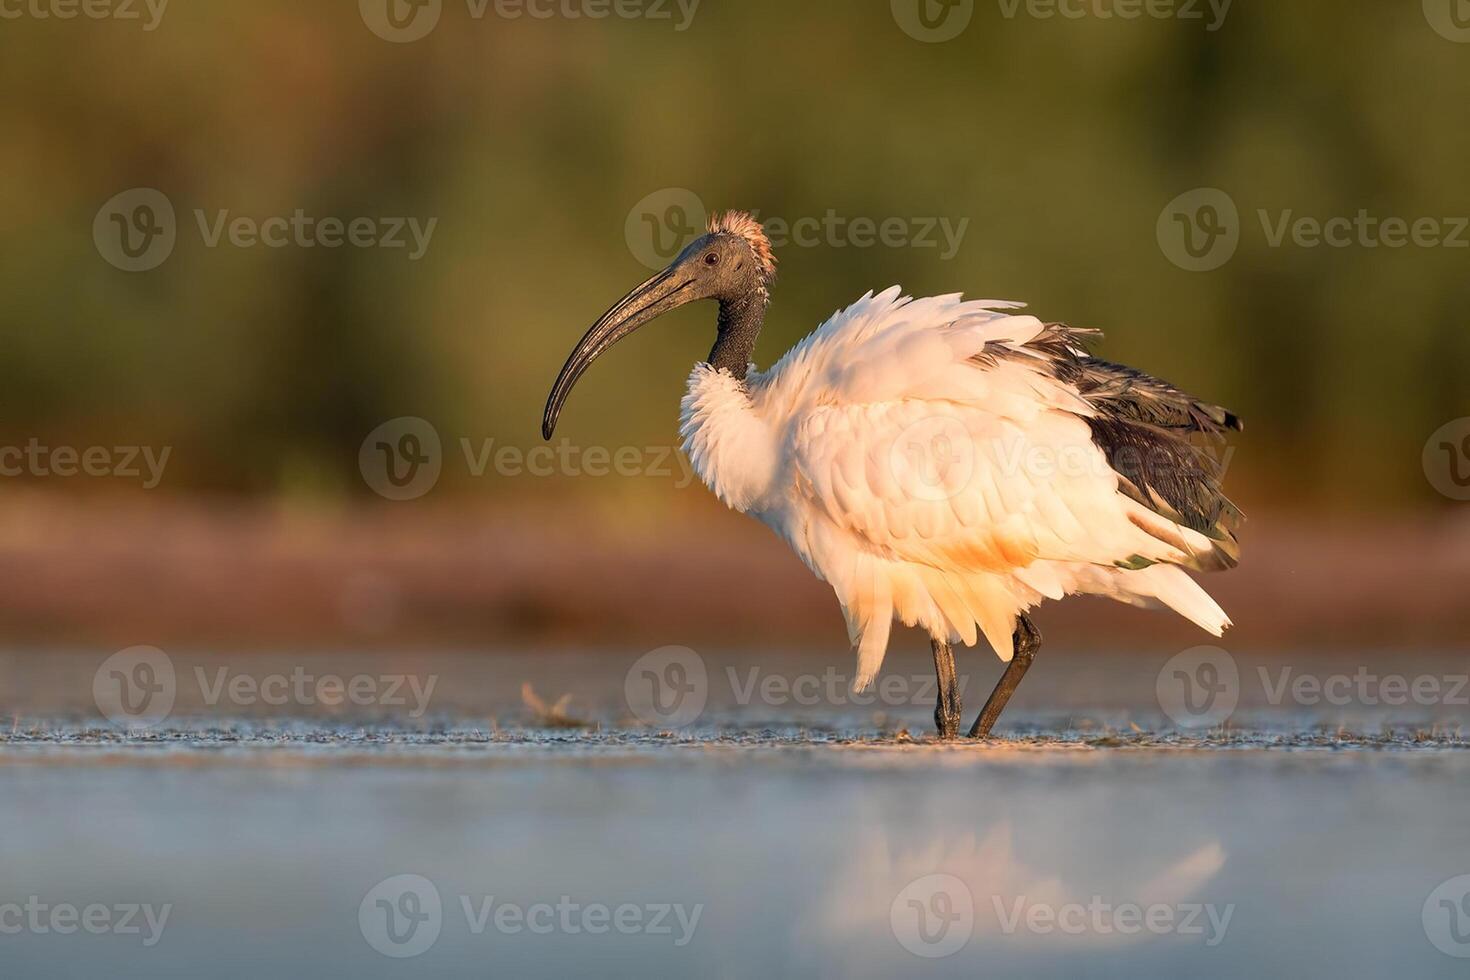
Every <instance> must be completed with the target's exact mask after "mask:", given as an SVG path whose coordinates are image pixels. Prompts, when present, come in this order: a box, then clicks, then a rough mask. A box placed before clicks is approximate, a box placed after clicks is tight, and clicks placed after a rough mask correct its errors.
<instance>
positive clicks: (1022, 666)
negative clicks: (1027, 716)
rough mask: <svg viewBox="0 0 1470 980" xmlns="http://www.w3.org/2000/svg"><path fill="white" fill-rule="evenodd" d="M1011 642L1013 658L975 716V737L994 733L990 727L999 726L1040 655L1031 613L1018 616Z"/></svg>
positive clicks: (1038, 636) (1037, 632) (1038, 634)
mask: <svg viewBox="0 0 1470 980" xmlns="http://www.w3.org/2000/svg"><path fill="white" fill-rule="evenodd" d="M1011 643H1012V644H1014V646H1015V652H1014V653H1013V654H1012V656H1011V662H1010V663H1008V664H1006V672H1005V673H1004V674H1002V675H1001V677H1000V683H999V684H997V685H995V690H994V691H991V692H990V699H989V700H988V701H986V702H985V707H984V708H982V709H980V717H979V718H976V719H975V725H974V727H973V728H971V729H970V737H971V738H989V737H990V730H991V729H992V728H994V727H995V722H996V719H997V718H999V717H1000V713H1001V712H1002V711H1004V710H1005V709H1006V703H1007V702H1009V701H1010V700H1011V695H1012V694H1015V693H1016V688H1017V687H1018V686H1020V683H1021V678H1022V677H1025V676H1026V671H1027V670H1029V669H1030V668H1031V661H1032V660H1034V659H1036V651H1037V650H1039V649H1041V631H1040V630H1038V629H1037V628H1036V625H1035V624H1034V623H1032V622H1031V620H1030V618H1029V617H1027V616H1025V615H1022V616H1021V617H1020V618H1018V619H1017V620H1016V632H1015V635H1014V636H1012V637H1011ZM936 656H937V654H936Z"/></svg>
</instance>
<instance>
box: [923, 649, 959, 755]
mask: <svg viewBox="0 0 1470 980" xmlns="http://www.w3.org/2000/svg"><path fill="white" fill-rule="evenodd" d="M931 645H932V646H933V648H934V676H935V677H936V678H937V679H938V681H939V684H938V691H939V693H938V695H937V697H936V699H935V702H934V727H935V728H936V729H938V731H939V740H940V741H941V742H952V741H954V740H955V739H957V738H959V737H960V724H961V720H960V713H961V712H962V711H963V710H964V709H963V708H962V707H961V705H960V686H959V683H958V682H957V681H956V680H955V671H954V650H953V649H952V648H951V647H950V645H949V644H948V643H940V642H939V641H938V640H934V641H931Z"/></svg>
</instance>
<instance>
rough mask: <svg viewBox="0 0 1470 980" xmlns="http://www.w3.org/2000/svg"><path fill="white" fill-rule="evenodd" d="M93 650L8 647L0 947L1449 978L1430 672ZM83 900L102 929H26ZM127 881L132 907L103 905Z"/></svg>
mask: <svg viewBox="0 0 1470 980" xmlns="http://www.w3.org/2000/svg"><path fill="white" fill-rule="evenodd" d="M480 659H481V660H484V659H485V658H480ZM1160 659H1161V660H1162V658H1160ZM101 660H102V656H101V655H98V656H79V657H77V658H72V659H68V658H54V659H53V660H52V661H51V662H49V663H47V664H40V663H38V662H37V661H35V660H29V659H23V658H15V659H12V660H11V661H10V662H9V663H8V664H5V665H4V666H6V667H8V668H9V673H8V677H9V680H10V682H11V683H9V684H8V685H7V688H6V689H7V690H8V691H11V692H15V691H17V690H19V691H23V692H24V694H25V702H26V705H27V707H28V710H27V711H25V712H21V711H18V710H16V709H15V708H14V707H12V713H13V714H14V715H15V720H14V722H13V723H12V725H11V727H10V731H9V732H8V733H7V734H5V735H4V737H3V739H0V821H3V824H0V825H3V826H4V827H5V828H7V832H6V833H5V834H3V835H0V930H4V929H5V928H6V926H7V923H9V924H11V925H13V924H15V923H16V922H17V921H19V920H18V919H17V918H16V916H17V915H29V914H30V912H28V911H27V909H26V908H25V907H26V906H27V904H29V905H31V906H35V907H38V908H40V909H42V911H39V912H37V913H36V914H37V915H39V916H40V919H39V920H38V921H39V926H37V924H36V923H34V922H30V921H27V922H25V923H24V924H23V927H22V928H21V929H20V931H19V932H14V933H11V932H6V931H0V958H3V962H4V969H3V970H0V973H3V974H4V975H5V976H17V977H49V976H66V977H75V976H105V977H121V978H132V977H139V978H141V977H150V978H152V977H171V976H178V977H198V976H218V977H257V976H264V975H282V976H321V977H337V976H342V977H403V976H435V977H437V976H444V977H447V976H465V975H474V976H516V977H521V976H566V975H571V974H573V973H595V974H597V975H606V976H647V975H671V974H672V975H684V974H693V973H696V972H698V973H701V974H711V975H714V976H728V977H745V976H772V975H775V976H780V975H792V974H795V975H808V976H874V977H879V976H881V977H892V976H929V975H933V976H974V975H976V974H982V973H984V974H991V975H1000V976H1022V977H1029V976H1057V975H1085V976H1101V977H1111V976H1118V977H1123V976H1128V977H1137V976H1155V975H1157V976H1178V975H1190V976H1206V977H1214V976H1219V977H1227V976H1229V977H1235V976H1241V975H1248V974H1251V973H1259V974H1265V975H1293V976H1306V977H1317V976H1320V977H1359V976H1361V977H1382V976H1387V975H1402V976H1414V977H1421V976H1424V977H1438V976H1444V977H1450V976H1463V975H1464V973H1465V969H1466V962H1467V961H1466V960H1465V959H1461V958H1457V957H1455V956H1451V955H1448V954H1447V953H1446V952H1443V951H1442V949H1446V950H1449V952H1451V953H1465V954H1470V902H1464V903H1463V904H1462V903H1461V901H1460V900H1461V899H1462V898H1463V895H1464V893H1466V892H1470V879H1467V880H1466V881H1465V883H1464V884H1463V889H1462V886H1461V884H1460V883H1457V882H1456V881H1455V879H1457V878H1458V876H1461V875H1470V821H1467V820H1466V819H1465V814H1466V813H1467V812H1470V752H1466V751H1464V744H1465V743H1464V741H1463V740H1462V739H1461V737H1460V735H1459V730H1458V729H1459V724H1460V717H1459V713H1460V711H1462V710H1463V709H1458V708H1457V706H1455V705H1437V706H1428V707H1426V706H1422V705H1421V706H1414V707H1413V708H1412V709H1407V710H1402V709H1397V708H1395V709H1385V708H1384V707H1383V706H1381V705H1356V706H1351V707H1352V710H1351V711H1344V710H1342V709H1341V708H1340V707H1338V706H1333V707H1332V708H1331V710H1323V709H1321V708H1318V707H1304V706H1302V705H1293V706H1292V707H1291V708H1289V709H1286V708H1280V709H1277V708H1272V706H1270V705H1266V706H1265V707H1261V706H1260V705H1254V704H1253V702H1251V701H1250V699H1249V698H1247V697H1244V696H1242V698H1241V701H1242V704H1243V705H1245V706H1246V707H1245V710H1244V711H1243V713H1242V715H1241V717H1239V718H1232V719H1231V721H1230V723H1229V724H1228V725H1227V726H1225V727H1221V728H1214V729H1206V730H1204V731H1188V730H1182V729H1180V728H1178V727H1177V726H1171V725H1169V724H1167V723H1166V722H1167V718H1166V717H1165V715H1166V714H1167V713H1166V712H1162V711H1161V709H1160V707H1159V705H1158V704H1157V703H1155V704H1153V705H1150V704H1148V703H1147V701H1146V700H1143V699H1139V698H1138V697H1137V695H1136V693H1135V692H1136V689H1137V687H1138V682H1140V681H1142V682H1143V687H1144V688H1145V689H1147V690H1148V691H1150V692H1151V691H1152V683H1153V682H1152V675H1154V674H1157V673H1158V670H1159V664H1157V663H1153V664H1143V665H1141V666H1140V665H1139V664H1137V663H1135V662H1133V661H1127V662H1124V661H1123V660H1118V661H1114V662H1111V664H1110V662H1109V661H1108V660H1107V659H1105V658H1095V659H1094V660H1093V661H1092V662H1091V664H1090V665H1082V666H1077V669H1076V670H1075V671H1073V672H1072V673H1071V675H1069V676H1071V677H1072V678H1073V679H1074V680H1075V677H1076V675H1077V674H1078V673H1085V672H1086V671H1088V670H1091V671H1093V673H1092V674H1091V676H1092V678H1093V680H1092V681H1091V682H1090V685H1091V690H1090V691H1089V690H1087V689H1086V687H1087V685H1084V686H1083V688H1078V687H1075V686H1073V682H1069V681H1065V680H1064V681H1060V682H1059V679H1058V676H1057V675H1058V674H1061V673H1062V671H1058V672H1057V674H1053V675H1041V676H1039V677H1038V678H1037V680H1038V681H1040V683H1038V684H1036V687H1035V689H1034V693H1033V694H1031V695H1030V700H1028V701H1026V702H1020V701H1019V700H1018V704H1017V706H1016V707H1017V709H1018V710H1017V713H1016V714H1015V716H1014V717H1008V719H1007V727H1006V735H1007V737H1006V738H1005V739H1003V740H1001V741H1000V742H999V743H997V744H992V745H987V746H976V745H961V746H940V745H935V744H933V743H932V742H931V741H929V740H928V737H927V735H925V734H923V733H924V732H926V731H927V727H926V725H925V723H926V722H927V720H928V707H927V706H926V705H923V704H918V703H914V704H906V705H892V704H890V705H884V706H883V710H881V711H878V712H875V711H874V710H873V709H872V707H871V706H855V705H846V704H816V705H806V706H803V705H790V704H783V703H772V702H773V701H775V700H779V699H766V700H765V701H762V703H760V704H758V705H757V704H743V705H742V704H740V703H739V701H738V699H734V700H733V701H732V700H731V699H730V698H728V697H725V696H723V695H718V696H717V695H716V691H715V688H716V687H717V685H715V684H711V692H710V693H711V697H710V699H709V700H710V704H711V705H712V707H710V708H709V709H708V712H707V714H705V715H702V716H701V717H700V718H699V719H697V720H696V721H695V722H694V723H693V724H692V725H691V726H689V727H687V728H683V729H665V730H660V729H658V728H657V727H648V726H638V725H635V724H629V723H627V720H626V718H625V717H623V716H626V715H627V714H628V713H629V708H628V706H627V704H625V703H624V704H622V705H621V706H620V705H619V703H618V699H617V698H616V697H608V696H607V695H606V694H605V693H599V692H605V691H606V690H608V689H612V690H616V689H617V688H618V687H619V685H621V684H622V682H623V674H624V673H625V671H626V668H627V666H628V663H627V661H626V660H624V661H619V660H618V658H616V657H615V656H613V655H608V656H606V657H604V658H603V659H602V660H601V661H597V660H595V658H590V657H585V658H584V657H570V658H558V657H542V658H520V659H517V658H493V661H487V662H485V663H483V664H479V665H478V666H477V663H478V661H476V660H474V659H473V658H465V659H464V660H463V661H460V660H457V659H440V660H432V661H423V660H419V661H415V663H416V664H417V665H418V666H419V667H423V666H424V665H425V664H426V663H427V664H428V665H429V666H430V667H431V668H432V669H434V670H437V671H439V674H440V676H441V677H443V678H447V679H448V682H449V684H448V686H447V687H445V688H444V689H443V690H444V692H445V693H444V695H443V698H442V700H440V701H437V702H436V704H435V706H434V708H435V710H433V711H431V712H428V713H426V714H425V715H424V716H423V717H421V718H418V719H411V718H397V719H395V718H394V717H393V712H384V711H369V712H347V715H350V717H346V716H343V713H342V712H338V711H334V710H327V709H325V708H324V707H322V706H302V705H299V704H298V705H292V706H289V709H281V710H271V709H270V706H261V705H254V706H244V707H243V708H242V706H241V705H230V706H229V711H228V712H227V710H226V709H225V708H224V707H223V706H221V705H213V706H211V705H208V704H204V705H203V708H204V709H207V710H201V702H200V701H199V700H198V698H197V694H198V692H197V691H196V692H193V693H192V694H188V693H187V692H186V690H185V689H186V688H187V687H188V683H187V682H186V681H183V680H181V681H180V682H179V684H178V689H179V695H180V701H179V704H180V712H179V713H176V714H173V715H170V716H169V717H168V718H166V719H164V720H162V721H161V722H160V723H159V724H158V725H156V726H154V727H152V728H149V729H146V730H142V729H137V730H129V729H128V728H127V727H126V726H120V725H117V724H114V723H111V722H108V721H107V720H105V719H104V718H103V717H102V716H101V715H100V714H99V713H98V711H97V709H96V707H95V705H94V706H92V709H91V711H90V712H89V711H88V710H87V705H86V702H87V700H88V699H89V698H90V697H91V694H90V689H88V693H87V694H86V696H85V697H83V696H78V695H77V694H76V689H77V686H78V685H79V684H81V682H83V681H86V682H87V683H88V684H90V676H91V674H92V673H94V672H95V669H96V667H97V666H98V664H99V662H100V661H101ZM1059 660H1060V658H1059ZM17 662H19V666H17ZM201 662H205V661H201ZM290 662H295V661H287V660H269V659H253V660H250V661H248V662H246V661H243V660H242V661H238V662H237V666H238V669H240V670H241V671H247V672H253V674H254V675H255V676H264V675H266V674H268V672H269V671H270V670H273V669H276V668H279V667H282V666H283V665H285V664H287V663H290ZM308 662H311V663H312V664H313V666H314V668H321V667H329V666H331V665H333V664H336V665H337V666H339V667H340V666H341V663H342V662H341V660H340V658H339V659H333V658H323V659H321V660H320V661H316V660H311V661H308ZM915 662H916V663H917V661H915ZM351 663H352V664H353V665H356V668H358V669H361V668H363V665H364V664H366V665H368V666H369V667H370V668H371V669H372V670H378V668H379V666H382V665H378V664H374V663H373V662H372V660H371V658H353V659H352V660H351ZM385 663H386V661H385ZM1073 663H1074V666H1076V662H1073ZM763 664H764V667H763V669H769V670H772V671H785V672H787V674H788V675H789V676H796V675H797V674H799V672H800V671H803V670H808V669H811V668H812V666H813V662H809V661H807V660H801V659H793V660H791V661H789V662H787V661H778V660H775V659H770V658H768V659H765V660H764V661H763ZM773 664H774V665H775V666H772V665H773ZM176 666H177V667H178V669H179V673H180V676H181V677H183V676H184V675H186V674H187V673H188V672H189V667H188V665H187V664H186V662H185V660H184V659H183V658H178V663H177V665H176ZM711 666H712V667H715V668H716V671H718V670H719V669H720V668H721V667H722V666H723V665H716V664H714V663H713V660H712V664H711ZM902 666H905V667H906V666H908V665H907V664H903V665H902ZM1338 666H1341V664H1339V665H1338ZM1418 666H1419V668H1420V669H1424V670H1429V669H1434V670H1439V671H1441V673H1443V674H1444V675H1445V676H1449V673H1448V672H1449V671H1450V670H1452V669H1454V667H1455V661H1454V660H1453V658H1452V659H1450V660H1446V661H1431V659H1430V658H1425V660H1424V661H1423V663H1422V664H1420V665H1418ZM384 669H386V667H385V668H384ZM742 669H743V665H742ZM916 669H917V668H916ZM1039 669H1040V668H1038V670H1039ZM1314 669H1319V670H1325V669H1326V668H1323V667H1321V666H1320V665H1319V666H1318V667H1316V668H1314ZM987 670H988V667H987ZM977 674H978V670H977ZM17 677H20V678H22V679H23V683H20V684H16V683H15V680H16V678H17ZM512 678H514V679H515V680H514V681H512ZM523 679H530V680H532V682H533V685H534V686H535V687H536V688H538V689H539V690H541V691H542V692H543V693H544V694H545V695H546V696H547V698H548V699H550V698H551V697H553V696H556V695H559V694H560V693H563V691H564V690H568V689H579V690H580V689H585V690H586V691H587V692H588V693H586V694H584V695H579V696H578V697H574V699H573V701H572V703H571V704H570V705H568V706H565V711H566V712H567V713H568V714H570V715H574V716H577V717H576V718H574V719H573V720H587V721H589V722H590V723H592V724H593V725H594V726H595V727H592V728H587V729H571V728H563V729H550V728H545V727H539V726H538V725H536V724H534V718H533V717H532V716H533V715H534V712H532V711H531V709H529V708H527V707H526V706H525V705H524V704H523V703H522V702H521V698H520V692H519V681H520V680H523ZM568 679H572V680H573V684H574V685H577V687H575V688H574V686H573V685H567V686H564V687H562V688H560V689H558V688H557V687H556V686H554V685H555V684H556V682H558V681H559V680H560V681H562V682H563V684H564V685H565V684H566V681H567V680H568ZM985 679H986V680H988V679H989V674H988V673H987V674H986V677H985ZM441 683H445V682H444V681H441ZM977 683H978V678H977ZM1030 683H1031V682H1030V681H1028V684H1030ZM1026 693H1027V691H1026V688H1023V694H1026ZM1243 693H1244V692H1243ZM1130 698H1131V700H1130ZM579 700H580V703H579ZM480 705H484V706H485V707H484V709H483V710H479V711H477V710H474V709H475V708H476V707H477V706H480ZM185 709H187V711H186V710H185ZM1421 709H1423V710H1421ZM971 710H973V706H972V709H971ZM581 716H586V717H585V719H583V718H582V717H581ZM1151 717H1152V718H1153V719H1155V723H1146V722H1149V719H1150V718H1151ZM1158 719H1163V720H1162V721H1159V720H1158ZM905 729H911V731H912V734H910V733H909V731H906V730H905ZM404 875H412V876H416V877H413V878H403V877H401V876H404ZM1446 883H1449V884H1448V885H1447V884H1446ZM7 903H9V905H11V906H13V907H14V908H15V909H16V910H17V911H16V912H15V913H13V914H7V913H6V911H5V908H6V907H7ZM89 905H90V906H97V907H100V908H103V909H105V912H104V911H98V912H95V913H94V914H95V915H97V916H99V917H101V916H103V915H104V914H105V915H106V916H109V917H110V918H109V919H108V922H109V926H108V928H107V929H104V930H102V931H101V932H100V933H99V934H96V935H92V934H88V933H87V932H86V931H85V930H81V929H78V930H77V931H75V932H72V933H70V934H67V933H62V932H60V931H58V930H57V929H56V928H52V924H53V923H52V920H51V919H50V918H48V916H49V915H50V914H51V912H52V911H54V910H55V909H57V908H62V909H65V908H67V907H76V908H77V909H78V910H79V914H80V910H84V909H85V908H86V907H87V906H89ZM133 906H137V907H140V909H147V910H152V912H153V914H154V925H153V926H150V925H149V920H148V919H147V917H146V915H144V914H143V912H142V911H140V912H139V913H138V914H137V915H135V916H134V917H133V921H132V923H130V924H131V925H135V926H137V927H138V929H139V931H138V932H137V933H132V932H128V931H126V930H120V929H117V928H113V927H114V926H117V925H120V924H121V917H122V915H123V914H124V912H123V911H121V910H125V909H127V908H129V907H133ZM165 909H166V910H167V918H166V919H162V920H161V921H160V916H161V915H162V913H163V910H165ZM67 922H68V920H67V919H66V917H65V913H64V912H63V917H62V919H61V920H60V922H59V923H58V924H59V925H61V926H62V927H63V928H65V926H66V924H67ZM97 922H98V923H101V922H102V919H101V918H98V919H97ZM619 925H620V926H621V929H620V928H619ZM155 938H156V940H157V941H156V942H150V940H153V939H155ZM385 951H386V952H385ZM408 952H412V953H415V954H416V955H413V956H411V957H406V958H398V954H403V953H408ZM387 954H394V955H387ZM941 954H942V955H941Z"/></svg>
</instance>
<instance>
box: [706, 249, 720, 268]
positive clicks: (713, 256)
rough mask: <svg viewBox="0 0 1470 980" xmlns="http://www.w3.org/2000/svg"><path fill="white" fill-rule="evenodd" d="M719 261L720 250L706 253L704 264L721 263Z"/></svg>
mask: <svg viewBox="0 0 1470 980" xmlns="http://www.w3.org/2000/svg"><path fill="white" fill-rule="evenodd" d="M719 261H720V253H719V252H709V253H706V255H705V257H704V264H705V265H718V264H719Z"/></svg>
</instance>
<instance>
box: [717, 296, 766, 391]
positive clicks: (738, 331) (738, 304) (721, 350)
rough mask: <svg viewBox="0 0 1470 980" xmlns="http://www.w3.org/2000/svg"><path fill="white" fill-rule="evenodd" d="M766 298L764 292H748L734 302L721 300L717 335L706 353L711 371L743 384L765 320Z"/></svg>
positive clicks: (733, 300)
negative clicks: (724, 374) (725, 374)
mask: <svg viewBox="0 0 1470 980" xmlns="http://www.w3.org/2000/svg"><path fill="white" fill-rule="evenodd" d="M768 303H769V298H768V295H767V293H766V291H765V290H764V289H755V290H751V291H750V292H748V293H745V294H742V295H741V296H739V297H738V298H735V299H722V300H720V334H719V336H718V337H717V338H715V346H714V350H712V351H710V352H709V363H710V367H712V368H714V369H715V370H717V371H729V372H730V373H731V374H732V375H734V376H735V377H736V378H737V379H739V380H741V381H744V380H745V373H746V371H747V370H748V369H749V368H750V361H751V358H752V357H753V356H754V355H755V342H756V339H757V338H758V337H760V334H761V324H763V323H765V320H766V306H767V305H768Z"/></svg>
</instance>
